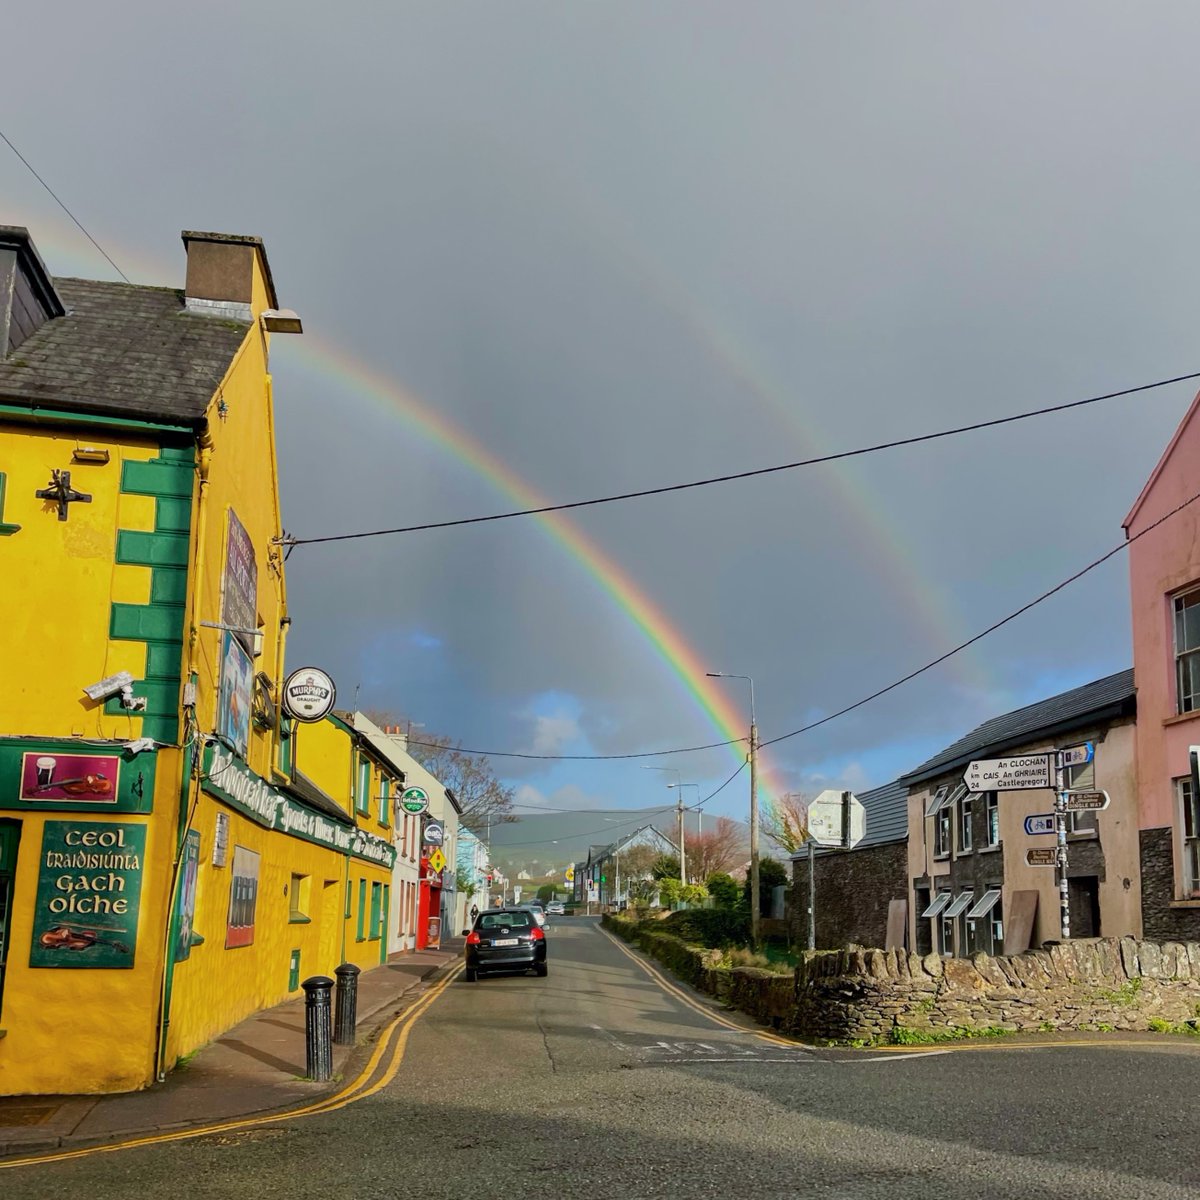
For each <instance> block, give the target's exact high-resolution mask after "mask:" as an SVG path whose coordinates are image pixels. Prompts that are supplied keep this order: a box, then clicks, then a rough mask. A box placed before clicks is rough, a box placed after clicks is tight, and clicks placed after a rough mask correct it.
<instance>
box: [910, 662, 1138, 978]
mask: <svg viewBox="0 0 1200 1200" xmlns="http://www.w3.org/2000/svg"><path fill="white" fill-rule="evenodd" d="M1135 713H1136V697H1135V692H1134V686H1133V672H1132V671H1120V672H1118V673H1117V674H1115V675H1110V676H1107V677H1106V678H1104V679H1099V680H1096V681H1095V682H1094V683H1089V684H1085V685H1084V686H1082V687H1077V688H1073V689H1071V690H1070V691H1068V692H1063V693H1061V694H1060V695H1057V696H1052V697H1050V698H1049V699H1048V700H1042V701H1039V702H1038V703H1036V704H1031V705H1028V706H1026V707H1025V708H1020V709H1017V710H1016V711H1015V712H1011V713H1005V714H1004V715H1003V716H1000V717H995V718H993V719H992V720H990V721H986V722H984V724H982V725H980V726H979V727H978V728H977V729H974V730H972V731H971V732H970V733H968V734H967V735H966V736H965V737H962V738H960V739H959V740H958V741H957V742H955V743H953V745H951V746H948V747H947V748H946V749H945V750H943V751H942V752H941V753H940V754H937V755H935V756H934V757H933V758H931V759H929V761H928V762H925V763H923V764H922V765H921V766H919V767H918V768H917V769H916V770H915V771H912V772H910V773H909V774H908V775H906V776H904V777H903V778H902V779H901V781H900V782H901V783H902V784H903V785H905V786H906V787H907V789H908V873H909V879H910V886H911V892H910V901H911V903H910V905H909V918H908V937H909V946H910V948H911V949H913V950H915V951H916V952H917V953H920V954H928V953H930V952H931V951H936V952H938V953H940V954H942V955H943V956H947V957H950V956H964V957H965V956H969V955H972V954H975V953H976V952H979V951H982V952H984V953H987V954H1016V953H1020V952H1021V951H1023V950H1025V949H1027V948H1028V947H1029V946H1030V945H1038V944H1040V943H1042V942H1044V941H1051V940H1055V939H1057V938H1058V937H1059V936H1060V933H1061V926H1060V910H1059V898H1058V889H1057V885H1056V875H1057V872H1056V871H1055V870H1054V869H1053V867H1052V866H1050V867H1047V866H1033V865H1030V864H1029V863H1028V862H1027V859H1026V853H1027V851H1028V850H1030V849H1035V848H1053V847H1054V845H1055V837H1054V829H1053V818H1052V813H1053V810H1054V798H1055V797H1054V792H1053V791H1052V790H1050V789H1029V790H1025V791H1001V792H979V793H973V792H969V791H968V790H967V788H966V785H965V784H964V783H963V772H964V771H965V770H966V767H967V765H968V764H969V763H970V762H971V761H972V760H973V759H984V758H999V757H1008V756H1013V755H1019V754H1026V753H1030V754H1032V753H1035V752H1038V751H1044V750H1050V749H1068V748H1071V747H1077V746H1082V745H1084V744H1086V743H1088V742H1090V743H1091V744H1092V745H1093V746H1094V748H1095V753H1094V757H1093V759H1092V761H1090V762H1088V763H1085V764H1083V765H1081V766H1079V767H1074V768H1069V769H1068V772H1067V775H1068V777H1067V779H1066V780H1065V782H1066V785H1067V787H1068V788H1070V789H1074V790H1084V789H1099V790H1103V791H1106V792H1108V794H1109V797H1110V804H1109V807H1108V808H1107V809H1106V810H1105V811H1103V812H1099V813H1072V814H1071V815H1070V817H1069V818H1068V819H1069V821H1070V825H1069V827H1068V868H1067V879H1068V894H1069V899H1070V909H1071V934H1072V936H1073V937H1099V936H1104V937H1122V936H1126V935H1130V934H1139V933H1140V931H1141V916H1140V907H1139V867H1138V842H1137V819H1138V818H1137V812H1138V807H1137V806H1138V799H1137V764H1136V761H1135V753H1134V731H1135V728H1136V726H1135Z"/></svg>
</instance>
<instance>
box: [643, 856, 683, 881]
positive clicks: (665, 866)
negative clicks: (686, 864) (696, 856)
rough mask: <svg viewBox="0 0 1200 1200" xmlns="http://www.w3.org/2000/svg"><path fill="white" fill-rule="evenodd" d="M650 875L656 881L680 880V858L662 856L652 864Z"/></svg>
mask: <svg viewBox="0 0 1200 1200" xmlns="http://www.w3.org/2000/svg"><path fill="white" fill-rule="evenodd" d="M650 874H651V876H652V877H653V878H655V879H678V878H679V856H678V855H675V854H660V855H658V856H657V857H656V858H655V859H654V861H653V862H652V863H651V864H650Z"/></svg>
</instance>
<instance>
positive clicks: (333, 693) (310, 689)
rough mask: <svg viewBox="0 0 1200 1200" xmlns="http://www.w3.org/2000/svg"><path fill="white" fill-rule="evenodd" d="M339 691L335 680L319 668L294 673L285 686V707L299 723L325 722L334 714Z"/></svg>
mask: <svg viewBox="0 0 1200 1200" xmlns="http://www.w3.org/2000/svg"><path fill="white" fill-rule="evenodd" d="M336 700H337V689H336V688H335V687H334V686H333V680H332V679H330V678H329V676H328V675H326V674H325V672H324V671H322V670H319V669H318V668H317V667H301V668H300V670H299V671H293V672H292V673H291V674H290V675H289V676H288V677H287V682H286V683H285V684H284V685H283V707H284V711H285V712H286V713H287V714H288V716H290V717H295V719H296V720H297V721H308V722H313V721H323V720H324V719H325V718H326V717H327V716H329V714H330V713H331V712H333V705H334V702H335V701H336Z"/></svg>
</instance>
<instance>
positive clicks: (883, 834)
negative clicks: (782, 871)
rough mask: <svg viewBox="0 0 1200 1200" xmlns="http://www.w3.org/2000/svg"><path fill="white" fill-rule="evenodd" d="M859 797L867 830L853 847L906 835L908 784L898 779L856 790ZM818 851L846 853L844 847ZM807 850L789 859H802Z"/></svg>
mask: <svg viewBox="0 0 1200 1200" xmlns="http://www.w3.org/2000/svg"><path fill="white" fill-rule="evenodd" d="M857 795H858V798H859V800H860V801H861V802H862V806H863V808H864V809H866V812H867V832H866V833H865V834H864V836H863V840H862V841H861V842H859V843H858V845H857V846H855V847H854V849H855V850H867V849H869V848H870V847H871V846H881V845H883V844H884V843H885V842H902V841H904V839H905V838H907V837H908V785H907V784H905V783H903V782H902V781H901V780H899V779H895V780H893V781H892V782H891V783H885V784H884V785H883V786H882V787H877V788H872V789H871V790H870V791H869V792H858V793H857ZM816 852H817V854H845V853H846V851H844V850H837V849H832V848H831V849H821V848H820V847H818V849H817V851H816ZM807 855H808V850H807V849H802V850H799V851H798V852H797V853H795V854H793V855H792V859H793V860H795V859H797V858H805V857H807Z"/></svg>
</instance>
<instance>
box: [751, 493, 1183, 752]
mask: <svg viewBox="0 0 1200 1200" xmlns="http://www.w3.org/2000/svg"><path fill="white" fill-rule="evenodd" d="M1197 500H1200V492H1197V493H1196V494H1195V495H1194V496H1192V497H1191V499H1189V500H1185V501H1184V502H1183V503H1182V504H1180V505H1178V506H1177V507H1175V508H1173V509H1171V511H1170V512H1168V513H1166V514H1164V515H1163V516H1161V517H1159V518H1158V520H1157V521H1155V522H1154V523H1153V524H1152V525H1147V526H1146V528H1145V529H1143V530H1142V531H1141V532H1140V533H1135V534H1134V535H1133V537H1131V538H1127V539H1126V540H1125V541H1123V542H1121V543H1120V544H1119V545H1117V546H1114V547H1113V548H1112V549H1111V550H1109V551H1108V552H1107V553H1105V554H1102V555H1101V556H1100V557H1099V558H1097V559H1094V560H1093V561H1092V562H1090V563H1088V565H1087V566H1086V567H1084V568H1083V569H1082V570H1079V571H1076V572H1075V574H1074V575H1070V576H1068V577H1067V578H1066V579H1064V580H1063V581H1062V582H1061V583H1057V584H1055V585H1054V587H1052V588H1050V590H1049V591H1045V592H1043V593H1042V594H1041V595H1040V596H1038V597H1037V599H1035V600H1030V601H1029V603H1028V604H1024V605H1022V606H1021V607H1020V608H1018V609H1017V610H1016V612H1011V613H1009V614H1008V616H1007V617H1002V618H1001V619H1000V620H999V621H997V622H995V624H993V625H989V626H988V627H987V628H986V629H984V630H982V631H981V632H979V633H977V634H976V635H975V636H974V637H972V638H968V639H967V640H966V641H965V642H961V643H959V645H957V646H955V647H954V649H953V650H947V651H946V653H945V654H942V655H939V656H938V657H937V658H935V659H933V661H932V662H927V663H926V664H925V665H924V666H923V667H918V668H917V669H916V670H915V671H910V672H909V673H908V674H907V675H904V676H902V677H901V678H899V679H897V680H896V681H895V682H894V683H889V684H888V685H887V687H882V688H880V689H879V690H878V691H875V692H872V693H871V694H870V695H869V696H864V697H863V698H862V699H861V700H856V701H855V702H854V703H853V704H848V705H846V707H845V708H840V709H838V711H837V712H833V713H830V714H829V715H828V716H826V717H822V718H821V719H820V720H819V721H812V722H811V723H809V724H808V725H802V726H801V727H800V728H799V729H793V730H792V731H791V733H783V734H780V735H779V737H774V738H771V739H770V740H769V741H766V742H761V743H760V747H761V746H774V745H775V744H776V743H777V742H784V741H787V739H788V738H794V737H796V736H797V735H798V734H801V733H808V731H809V730H811V729H816V728H817V727H818V726H821V725H825V724H827V723H828V722H830V721H833V720H836V719H837V718H838V717H844V716H845V715H846V714H847V713H850V712H853V711H854V710H855V709H856V708H862V706H863V705H864V704H870V703H871V701H872V700H878V699H879V697H880V696H885V695H887V693H888V692H891V691H894V690H895V689H896V688H898V687H900V686H901V685H902V684H905V683H908V682H909V680H911V679H916V677H917V676H918V675H923V674H924V673H925V672H926V671H930V670H932V669H933V668H934V667H936V666H938V665H939V664H941V663H944V662H945V661H946V659H948V658H951V657H953V656H954V655H955V654H958V653H959V652H960V651H962V650H965V649H966V648H967V647H968V646H973V645H974V644H975V643H976V642H978V641H981V640H982V639H983V638H985V637H987V636H988V634H989V633H995V632H996V630H997V629H1000V628H1002V627H1003V626H1005V625H1007V624H1008V623H1009V622H1010V621H1015V620H1016V619H1017V618H1018V617H1019V616H1021V615H1023V614H1024V613H1027V612H1028V611H1029V610H1030V609H1031V608H1034V607H1035V606H1036V605H1038V604H1041V603H1042V601H1043V600H1049V599H1050V597H1051V596H1053V595H1055V594H1056V593H1058V592H1061V591H1062V590H1063V588H1065V587H1069V586H1070V585H1071V584H1072V583H1074V582H1075V581H1076V580H1078V579H1082V578H1083V577H1084V576H1085V575H1086V574H1087V573H1088V572H1089V571H1094V570H1095V569H1096V568H1097V567H1099V566H1101V565H1103V564H1104V563H1106V562H1108V560H1109V559H1110V558H1113V557H1114V556H1116V555H1118V554H1120V553H1121V551H1122V550H1125V549H1126V548H1127V547H1129V546H1131V545H1132V544H1133V543H1134V542H1136V541H1137V540H1138V538H1140V537H1145V536H1146V534H1148V533H1150V532H1151V531H1152V530H1155V529H1157V528H1158V527H1159V526H1160V525H1161V524H1162V523H1163V522H1164V521H1167V520H1169V519H1170V518H1171V517H1173V516H1175V515H1176V514H1177V513H1180V512H1182V511H1183V510H1184V509H1185V508H1187V506H1188V505H1189V504H1194V503H1195V502H1196V501H1197Z"/></svg>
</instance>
